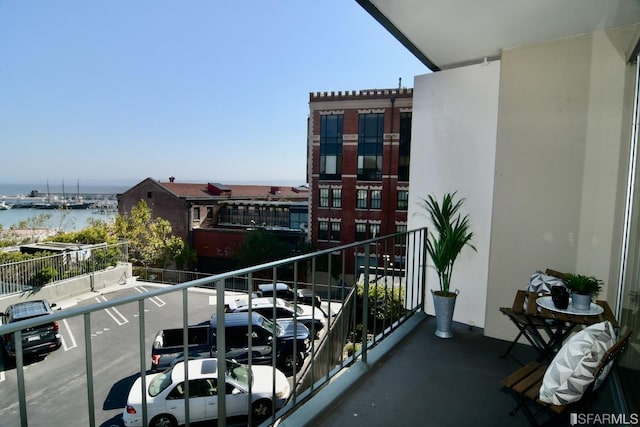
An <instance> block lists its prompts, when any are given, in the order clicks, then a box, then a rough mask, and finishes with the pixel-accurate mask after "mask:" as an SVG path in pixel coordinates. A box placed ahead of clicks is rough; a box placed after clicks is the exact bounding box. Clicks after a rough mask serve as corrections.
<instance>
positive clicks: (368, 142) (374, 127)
mask: <svg viewBox="0 0 640 427" xmlns="http://www.w3.org/2000/svg"><path fill="white" fill-rule="evenodd" d="M383 139H384V114H383V113H374V114H360V118H359V122H358V179H360V180H365V181H379V180H381V179H382V152H383V148H384V141H383Z"/></svg>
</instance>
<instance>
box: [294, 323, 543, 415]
mask: <svg viewBox="0 0 640 427" xmlns="http://www.w3.org/2000/svg"><path fill="white" fill-rule="evenodd" d="M414 318H416V319H413V318H412V319H410V321H409V322H407V323H411V324H412V325H409V327H408V328H407V329H408V330H407V331H405V332H404V333H402V332H400V334H403V336H402V337H400V338H396V342H395V343H391V344H386V345H387V350H386V352H385V350H384V349H378V347H376V348H374V349H372V350H370V352H369V358H368V363H367V364H363V363H359V365H360V366H359V367H358V364H356V365H354V367H352V368H351V369H356V370H358V369H360V370H362V369H364V370H365V371H366V372H364V373H362V375H361V376H360V377H359V378H358V380H357V381H353V383H352V384H350V385H348V386H347V387H344V386H342V387H341V386H340V385H339V384H338V383H339V382H340V380H341V378H340V377H339V378H338V380H337V381H336V382H335V383H334V384H331V385H330V386H329V387H328V388H326V389H325V390H322V391H321V393H320V394H319V395H318V396H316V397H314V399H312V400H311V401H310V402H308V403H307V404H305V405H303V406H302V407H301V408H299V409H298V410H297V411H296V413H295V414H294V415H293V416H292V417H291V418H289V419H285V420H283V422H282V425H283V426H292V425H308V426H314V427H325V426H326V427H339V426H345V427H346V426H348V427H354V426H456V427H459V426H492V427H493V426H526V425H528V423H527V420H526V418H525V416H524V414H523V413H522V412H521V411H519V412H518V413H516V415H515V416H511V415H509V412H510V411H511V410H512V409H513V408H514V407H515V401H514V400H513V398H512V397H511V396H510V395H508V394H506V393H505V392H503V391H501V387H500V380H502V379H503V378H504V377H505V376H507V375H509V374H510V373H512V372H513V371H515V370H516V369H518V368H519V367H520V366H521V365H520V364H519V362H518V361H520V362H523V363H526V362H529V361H531V360H534V359H535V358H536V356H537V353H536V352H535V351H534V350H533V349H532V348H531V347H529V346H527V345H522V344H518V345H517V346H516V347H515V348H514V350H512V353H511V356H513V357H511V356H509V357H506V358H501V357H500V356H501V355H502V354H503V353H504V352H505V351H506V349H507V347H508V346H509V344H510V343H509V342H506V341H502V340H496V339H492V338H487V337H485V336H484V335H483V330H482V329H480V328H469V327H468V326H466V325H463V324H458V323H454V325H453V332H454V337H453V338H450V339H441V338H438V337H436V336H435V335H434V331H435V318H433V317H431V316H425V315H424V314H418V315H416V316H414ZM516 333H517V330H516V329H515V327H514V337H515V335H516ZM394 334H395V333H394ZM394 334H392V335H394ZM387 340H389V341H390V342H391V341H393V339H392V338H391V337H390V338H387V339H385V340H384V341H382V343H385V342H386V341H387ZM379 347H382V345H379ZM378 350H380V353H381V354H380V355H376V352H377V351H378ZM382 353H384V354H382ZM347 376H348V374H347Z"/></svg>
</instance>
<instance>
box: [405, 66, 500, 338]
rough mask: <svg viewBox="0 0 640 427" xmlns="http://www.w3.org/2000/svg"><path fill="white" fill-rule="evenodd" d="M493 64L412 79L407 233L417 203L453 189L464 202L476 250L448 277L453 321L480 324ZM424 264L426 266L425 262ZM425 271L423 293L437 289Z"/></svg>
mask: <svg viewBox="0 0 640 427" xmlns="http://www.w3.org/2000/svg"><path fill="white" fill-rule="evenodd" d="M499 82H500V63H499V61H496V62H491V63H488V64H480V65H473V66H468V67H464V68H457V69H452V70H447V71H441V72H437V73H432V74H425V75H421V76H417V77H416V78H415V82H414V101H413V120H412V136H411V141H412V142H411V166H410V171H411V172H410V183H411V186H410V190H409V215H408V223H409V229H416V228H419V227H423V226H425V225H428V221H427V218H426V217H425V216H424V211H423V209H422V208H421V207H420V204H419V203H420V200H421V199H423V198H425V197H426V196H427V195H429V194H431V195H434V197H436V198H438V199H441V198H442V195H443V194H445V193H447V192H454V191H457V195H458V196H460V197H463V198H465V199H466V201H465V203H464V205H463V211H464V213H468V214H469V216H470V224H471V229H472V231H473V232H474V235H475V237H474V239H473V243H474V245H475V247H476V248H477V253H476V252H473V251H472V250H471V249H470V248H465V249H464V250H463V252H462V253H461V255H460V256H459V258H458V261H457V263H456V266H455V268H454V272H453V276H452V284H451V288H452V289H459V290H460V295H459V297H458V299H457V302H456V309H455V311H454V320H455V321H458V322H463V323H466V324H471V325H476V326H480V327H484V321H485V307H486V303H485V301H486V297H487V276H488V265H489V243H490V236H491V216H492V205H493V184H494V170H495V167H494V162H495V144H496V129H497V117H498V95H499V93H498V88H499ZM428 264H430V262H429V263H428ZM438 286H439V285H438V278H437V275H436V273H435V271H434V270H433V268H428V269H427V284H426V288H427V292H428V295H427V298H426V300H425V301H426V311H427V313H429V314H433V303H432V299H431V296H430V290H432V289H433V290H437V289H438Z"/></svg>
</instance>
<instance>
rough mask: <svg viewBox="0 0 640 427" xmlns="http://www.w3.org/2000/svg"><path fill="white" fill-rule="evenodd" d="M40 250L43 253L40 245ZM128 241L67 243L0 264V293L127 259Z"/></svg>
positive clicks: (26, 288)
mask: <svg viewBox="0 0 640 427" xmlns="http://www.w3.org/2000/svg"><path fill="white" fill-rule="evenodd" d="M43 252H45V253H47V250H46V248H44V247H43ZM128 261H129V259H128V244H127V243H126V242H122V243H116V244H113V245H106V244H101V245H81V246H78V248H77V249H73V248H72V247H71V246H69V247H67V249H66V250H65V251H64V252H62V253H58V254H51V255H47V256H41V257H37V258H33V259H28V260H24V261H17V262H12V263H7V264H2V265H0V296H7V295H11V294H18V293H21V292H29V291H34V290H37V289H39V288H40V287H42V286H45V285H46V284H47V283H51V282H56V281H60V280H65V279H72V278H74V277H78V276H83V275H85V274H90V273H93V272H95V271H98V270H103V269H105V268H108V267H112V266H115V265H117V264H118V263H119V262H128Z"/></svg>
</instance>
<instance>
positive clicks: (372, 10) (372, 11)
mask: <svg viewBox="0 0 640 427" xmlns="http://www.w3.org/2000/svg"><path fill="white" fill-rule="evenodd" d="M356 2H357V3H358V4H359V5H360V6H361V7H362V8H363V9H364V10H366V11H367V12H368V13H369V15H371V16H372V17H373V19H375V20H376V21H378V23H380V25H382V26H383V27H384V28H385V29H386V30H387V31H389V32H390V33H391V35H392V36H393V37H395V38H396V39H397V40H398V41H399V42H400V43H401V44H402V45H403V46H404V47H406V48H407V49H408V50H409V52H411V53H412V54H413V55H414V56H415V57H416V58H418V60H419V61H420V62H422V63H423V64H424V65H426V66H427V68H429V69H430V70H431V71H434V72H435V71H440V67H438V66H437V65H436V64H434V63H433V62H432V61H431V60H430V59H429V58H428V57H427V56H426V55H425V54H424V53H422V51H420V49H418V48H417V47H416V45H414V44H413V43H411V41H410V40H409V39H408V38H407V37H406V36H405V35H404V34H402V32H401V31H400V30H399V29H398V27H396V26H395V25H393V23H392V22H391V21H389V19H388V18H387V17H386V16H385V15H384V14H383V13H382V12H380V10H379V9H378V8H377V7H376V6H375V5H374V4H373V3H371V1H369V0H356Z"/></svg>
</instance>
